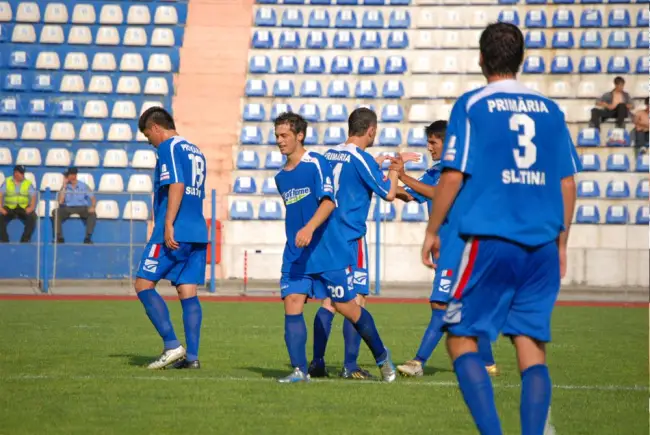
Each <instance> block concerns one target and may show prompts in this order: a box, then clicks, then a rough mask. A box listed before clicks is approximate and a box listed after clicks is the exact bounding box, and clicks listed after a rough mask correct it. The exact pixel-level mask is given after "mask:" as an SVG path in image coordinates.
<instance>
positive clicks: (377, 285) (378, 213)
mask: <svg viewBox="0 0 650 435" xmlns="http://www.w3.org/2000/svg"><path fill="white" fill-rule="evenodd" d="M375 198H377V200H376V201H375V236H376V239H377V240H376V241H375V245H376V247H375V295H379V293H381V277H380V276H379V273H380V272H379V271H380V265H381V255H380V254H381V226H380V225H381V207H380V206H381V204H380V202H381V198H380V197H379V195H375Z"/></svg>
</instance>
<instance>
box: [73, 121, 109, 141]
mask: <svg viewBox="0 0 650 435" xmlns="http://www.w3.org/2000/svg"><path fill="white" fill-rule="evenodd" d="M79 140H88V141H102V140H104V129H103V128H102V125H101V124H100V123H98V122H84V123H83V124H82V125H81V129H80V130H79Z"/></svg>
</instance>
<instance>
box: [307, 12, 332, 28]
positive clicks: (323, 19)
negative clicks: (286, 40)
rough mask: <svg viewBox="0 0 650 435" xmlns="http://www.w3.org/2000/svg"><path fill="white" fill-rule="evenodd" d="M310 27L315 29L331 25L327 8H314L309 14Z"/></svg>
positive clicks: (308, 24)
mask: <svg viewBox="0 0 650 435" xmlns="http://www.w3.org/2000/svg"><path fill="white" fill-rule="evenodd" d="M307 26H308V27H311V28H314V29H320V28H325V29H326V28H328V27H329V26H330V14H329V12H327V10H326V9H314V10H313V11H311V13H310V14H309V22H308V23H307Z"/></svg>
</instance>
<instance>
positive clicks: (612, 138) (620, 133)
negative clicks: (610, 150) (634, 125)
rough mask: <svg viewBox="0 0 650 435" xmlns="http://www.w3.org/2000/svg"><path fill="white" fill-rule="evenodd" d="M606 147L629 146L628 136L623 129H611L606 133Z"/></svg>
mask: <svg viewBox="0 0 650 435" xmlns="http://www.w3.org/2000/svg"><path fill="white" fill-rule="evenodd" d="M606 143H607V146H608V147H624V146H629V145H630V134H629V133H628V132H627V131H626V130H625V129H624V128H612V129H610V130H609V131H608V132H607V142H606Z"/></svg>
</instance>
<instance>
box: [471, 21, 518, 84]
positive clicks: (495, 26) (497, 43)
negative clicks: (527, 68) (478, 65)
mask: <svg viewBox="0 0 650 435" xmlns="http://www.w3.org/2000/svg"><path fill="white" fill-rule="evenodd" d="M479 46H480V50H481V55H482V56H483V68H484V69H485V72H486V73H487V75H490V76H492V75H509V74H513V75H514V74H517V72H518V71H519V67H520V66H521V63H522V62H523V60H524V35H523V34H522V33H521V30H519V28H518V27H517V26H515V25H512V24H508V23H492V24H490V25H488V26H487V27H486V28H485V30H483V33H481V39H480V41H479Z"/></svg>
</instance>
